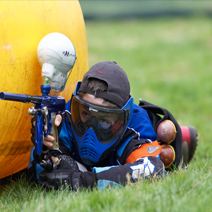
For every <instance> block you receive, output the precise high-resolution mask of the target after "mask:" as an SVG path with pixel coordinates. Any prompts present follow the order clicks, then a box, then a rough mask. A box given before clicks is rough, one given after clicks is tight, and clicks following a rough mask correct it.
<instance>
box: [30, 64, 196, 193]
mask: <svg viewBox="0 0 212 212" xmlns="http://www.w3.org/2000/svg"><path fill="white" fill-rule="evenodd" d="M55 125H56V126H57V127H58V132H59V140H60V154H59V155H57V156H55V157H54V156H52V157H51V161H52V163H50V165H49V164H48V165H46V166H44V165H41V164H40V163H39V162H38V161H36V156H35V153H34V149H33V150H32V153H31V158H30V163H29V167H28V174H29V176H30V177H31V178H33V179H35V180H37V181H38V182H39V183H40V184H42V185H44V186H47V187H49V188H55V189H57V188H59V187H60V186H69V187H70V188H71V189H73V190H77V189H78V188H93V187H94V186H98V187H99V188H100V189H103V188H105V187H108V186H109V185H110V186H111V185H117V186H121V185H126V183H127V182H128V181H131V182H135V181H137V180H139V179H140V178H151V177H153V176H161V177H163V176H164V175H165V167H164V164H163V162H162V161H161V160H160V153H161V146H160V144H159V143H158V141H157V134H156V132H155V130H154V128H153V125H152V122H151V119H150V118H149V116H148V113H147V111H146V110H144V109H143V108H141V107H139V106H138V105H136V104H134V102H133V97H132V96H131V95H130V83H129V81H128V77H127V75H126V73H125V72H124V70H123V69H122V68H121V67H120V66H118V65H117V64H116V63H115V62H109V61H105V62H100V63H97V64H95V65H94V66H92V67H91V68H90V69H89V70H88V72H87V73H85V75H84V77H83V80H82V82H78V83H77V85H76V88H75V91H74V92H73V95H72V97H71V100H70V101H69V102H67V104H66V110H65V111H64V112H63V113H62V114H61V115H57V117H56V121H55ZM33 139H34V138H33V136H32V140H33ZM53 141H54V137H52V136H51V135H48V136H47V137H45V139H44V142H43V149H44V151H43V158H44V159H45V155H46V154H48V150H47V151H45V150H46V147H47V148H50V147H52V143H53ZM193 154H194V153H193Z"/></svg>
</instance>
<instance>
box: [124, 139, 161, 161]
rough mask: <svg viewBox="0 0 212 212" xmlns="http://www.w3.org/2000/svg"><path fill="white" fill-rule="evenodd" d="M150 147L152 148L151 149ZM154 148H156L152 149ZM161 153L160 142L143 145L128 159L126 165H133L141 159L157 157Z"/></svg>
mask: <svg viewBox="0 0 212 212" xmlns="http://www.w3.org/2000/svg"><path fill="white" fill-rule="evenodd" d="M149 147H150V148H149ZM152 147H154V148H152ZM160 153H161V146H160V145H159V143H158V141H154V142H152V143H146V144H143V145H142V146H141V147H139V148H138V149H136V150H134V151H133V152H132V153H131V154H130V155H129V156H128V158H127V160H126V163H133V162H135V161H136V160H138V159H139V158H143V157H155V156H157V155H159V154H160Z"/></svg>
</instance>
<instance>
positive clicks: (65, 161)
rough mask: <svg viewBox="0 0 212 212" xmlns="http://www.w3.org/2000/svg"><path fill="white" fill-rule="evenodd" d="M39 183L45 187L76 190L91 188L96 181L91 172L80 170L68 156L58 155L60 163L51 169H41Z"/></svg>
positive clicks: (94, 175)
mask: <svg viewBox="0 0 212 212" xmlns="http://www.w3.org/2000/svg"><path fill="white" fill-rule="evenodd" d="M39 176H40V180H39V183H40V184H41V185H43V186H44V187H47V188H54V189H56V190H57V189H63V188H66V187H68V188H70V189H72V190H74V191H77V190H78V189H79V188H91V189H92V188H93V187H94V186H95V184H96V182H97V178H96V174H95V173H93V172H89V171H86V172H82V171H80V168H79V165H78V163H77V162H76V161H75V160H74V159H73V158H71V157H69V156H65V157H64V156H60V164H59V165H57V169H54V170H52V171H46V170H44V171H41V172H40V174H39Z"/></svg>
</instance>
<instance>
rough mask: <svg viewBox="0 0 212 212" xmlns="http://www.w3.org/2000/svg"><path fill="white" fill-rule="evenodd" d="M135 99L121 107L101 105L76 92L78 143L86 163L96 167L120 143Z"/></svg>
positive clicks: (73, 108) (74, 120)
mask: <svg viewBox="0 0 212 212" xmlns="http://www.w3.org/2000/svg"><path fill="white" fill-rule="evenodd" d="M132 108H133V98H132V97H130V99H129V100H128V102H127V103H126V104H125V106H124V107H122V108H121V109H116V108H108V107H102V106H97V105H94V104H91V103H89V102H87V101H85V100H83V99H82V98H81V97H80V96H79V95H74V94H73V95H72V99H71V123H72V126H71V128H72V133H73V136H74V138H75V139H74V142H75V145H76V147H77V150H78V153H79V156H80V158H81V160H82V161H83V163H84V164H86V165H88V166H94V165H96V164H97V163H99V162H100V161H102V160H103V159H104V158H105V157H106V156H107V155H108V154H110V153H111V152H112V150H113V149H114V148H115V147H116V146H117V145H118V143H119V141H120V139H121V138H122V136H123V134H124V132H125V130H126V128H127V126H128V124H129V122H130V120H131V116H132Z"/></svg>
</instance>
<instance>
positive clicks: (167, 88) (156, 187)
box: [0, 17, 212, 212]
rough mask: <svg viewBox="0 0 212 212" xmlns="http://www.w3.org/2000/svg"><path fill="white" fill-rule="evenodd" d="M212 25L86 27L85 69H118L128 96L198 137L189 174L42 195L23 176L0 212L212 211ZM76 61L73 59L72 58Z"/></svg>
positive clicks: (200, 20)
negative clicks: (106, 64)
mask: <svg viewBox="0 0 212 212" xmlns="http://www.w3.org/2000/svg"><path fill="white" fill-rule="evenodd" d="M211 22H212V20H211V19H210V18H207V17H192V18H159V19H133V20H116V21H92V22H88V21H86V23H85V24H86V31H87V42H88V55H89V66H92V65H94V64H95V63H97V62H100V61H105V60H110V61H116V62H117V63H118V64H119V65H120V66H121V67H122V68H123V69H124V70H125V71H126V73H127V75H128V77H129V80H130V83H131V94H132V96H133V97H134V100H135V102H136V103H138V100H139V98H142V99H143V100H146V101H149V102H151V103H153V104H156V105H158V106H161V107H164V108H166V109H168V110H169V111H171V112H172V114H173V115H174V116H175V118H176V119H177V120H178V121H179V123H180V124H181V125H186V126H188V125H193V126H195V127H196V128H197V130H198V133H199V144H198V148H197V151H196V154H195V156H194V158H193V160H192V161H191V163H190V165H189V166H188V167H187V168H183V169H180V170H178V171H175V172H174V173H171V174H168V176H167V177H166V178H165V179H161V180H159V181H156V180H152V181H151V182H149V181H144V182H142V181H141V182H138V183H136V184H129V185H127V186H126V187H125V188H114V189H110V190H104V191H100V190H98V189H96V190H94V191H93V192H89V191H82V192H77V193H74V192H70V191H67V190H65V191H51V192H46V191H43V190H42V189H41V188H39V187H37V186H36V185H32V184H29V183H27V181H26V179H25V176H24V175H23V176H22V177H21V178H20V179H19V180H18V181H12V182H11V183H10V184H9V185H7V186H6V187H4V189H3V191H2V192H1V196H0V211H8V212H11V211H15V212H17V211H24V212H28V211H39V212H42V211H63V212H64V211H77V212H80V211H83V212H85V211H111V212H112V211H115V212H122V211H131V212H132V211H171V212H174V211H192V212H193V211H198V212H199V211H212V201H211V196H212V183H211V182H212V168H211V167H212V166H211V164H212V147H211V144H212V139H211V137H212V128H211V127H212V123H211V122H212V121H211V120H212V108H211V105H212V97H211V94H212V82H211V80H212V24H211ZM78 59H79V58H78Z"/></svg>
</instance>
